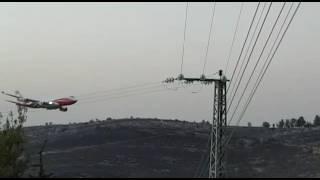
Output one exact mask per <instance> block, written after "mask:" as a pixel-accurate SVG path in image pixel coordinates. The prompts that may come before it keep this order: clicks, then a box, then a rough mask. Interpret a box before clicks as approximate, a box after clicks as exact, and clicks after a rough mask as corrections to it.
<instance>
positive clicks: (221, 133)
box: [164, 70, 229, 178]
mask: <svg viewBox="0 0 320 180" xmlns="http://www.w3.org/2000/svg"><path fill="white" fill-rule="evenodd" d="M219 76H220V78H219V79H210V78H206V77H205V76H204V75H201V77H200V78H185V77H184V76H183V75H182V74H180V75H179V76H178V77H177V78H167V79H166V80H165V81H164V82H165V83H171V82H174V81H175V80H178V81H184V83H187V84H189V83H193V82H194V81H200V82H201V83H203V84H212V83H213V82H214V102H213V119H212V129H211V137H210V138H211V145H210V160H209V163H210V164H209V178H222V177H225V162H224V156H225V147H224V145H225V140H226V138H225V129H226V126H227V112H226V107H227V99H226V96H227V95H226V94H227V93H226V91H227V90H226V84H227V81H229V80H227V79H226V77H225V76H224V75H223V74H222V70H219Z"/></svg>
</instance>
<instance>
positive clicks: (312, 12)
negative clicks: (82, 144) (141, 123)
mask: <svg viewBox="0 0 320 180" xmlns="http://www.w3.org/2000/svg"><path fill="white" fill-rule="evenodd" d="M256 4H257V3H253V2H252V3H248V2H247V3H245V4H244V9H243V14H242V16H241V21H240V25H239V32H238V37H237V39H236V43H235V46H234V51H233V53H232V56H231V61H230V67H229V69H230V70H232V69H233V68H234V65H235V62H236V59H237V57H238V55H239V53H240V49H241V45H242V43H243V40H244V37H245V33H246V31H247V28H248V27H249V23H250V20H251V17H252V15H253V13H254V8H255V6H256ZM240 5H241V3H240V2H239V3H230V2H229V3H228V2H226V3H223V2H218V3H217V6H216V13H215V17H214V23H213V32H212V37H211V41H210V48H209V53H208V62H207V66H206V70H205V73H206V74H212V73H214V72H216V71H217V70H218V69H224V67H225V65H226V60H227V56H228V53H229V47H230V44H231V40H232V35H233V31H234V29H235V23H236V19H237V15H238V13H239V9H240ZM319 5H320V4H319V3H317V2H315V3H307V2H305V3H302V4H301V7H300V9H299V11H298V13H297V15H296V17H295V19H294V20H293V22H292V24H291V26H290V28H289V30H288V32H287V34H286V36H285V38H284V40H283V42H282V44H281V46H280V48H279V50H278V52H277V54H276V56H275V58H274V60H273V62H272V64H271V67H270V69H269V70H268V73H267V74H266V76H265V78H264V80H263V83H262V84H261V87H260V88H259V90H258V92H257V93H256V96H255V97H254V99H253V101H252V104H251V105H250V107H249V109H248V111H247V113H246V115H245V118H244V119H243V121H242V123H241V124H247V122H249V121H250V122H252V123H253V125H261V124H262V122H263V121H269V122H276V121H278V120H279V119H281V118H291V117H298V116H300V115H303V116H304V117H305V118H306V119H307V120H310V121H311V120H313V118H314V116H315V115H316V114H320V108H319V107H320V96H319V95H318V94H319V92H320V86H319V85H318V82H320V81H319V80H320V71H319V67H320V66H319V65H320V62H319V57H320V55H319V45H318V42H319V41H320V33H319V32H320V23H319V20H318V19H319V18H320V6H319ZM185 6H186V3H180V2H176V3H169V2H165V3H160V2H159V3H133V2H132V3H108V2H105V3H97V2H96V3H0V39H1V41H0V57H1V58H0V82H1V90H5V91H9V92H10V91H14V90H20V91H21V93H22V94H23V95H24V96H28V97H31V98H35V99H40V100H50V99H51V98H60V97H64V96H70V95H74V96H76V97H77V95H81V94H85V93H91V92H96V91H101V90H107V89H113V88H120V87H124V86H130V85H135V84H140V83H146V82H153V81H161V80H164V79H165V78H167V77H169V76H175V77H176V76H177V75H178V74H179V73H180V64H181V51H182V42H183V29H184V18H185ZM211 7H212V4H211V3H207V2H206V3H200V2H199V3H190V4H189V13H188V26H187V32H186V44H185V60H184V66H183V73H184V74H185V76H196V77H199V76H200V74H201V73H202V68H203V62H204V57H205V48H206V44H207V39H208V33H209V26H210V17H211ZM280 8H281V3H279V2H276V3H274V6H273V7H272V9H271V11H270V14H271V15H270V17H269V18H270V19H267V22H266V28H265V29H264V30H263V31H262V33H263V34H262V37H261V38H262V40H261V41H260V43H259V42H258V43H259V44H258V45H259V46H258V47H259V48H261V47H262V45H263V42H264V40H265V39H266V37H267V36H266V35H267V33H268V32H269V31H270V29H271V23H273V22H274V20H275V17H276V16H277V13H278V11H279V10H280ZM288 8H289V5H288V6H287V7H286V8H285V12H286V11H287V10H288ZM257 52H260V51H257ZM257 57H258V53H254V54H253V59H254V60H251V61H256V59H257ZM252 67H253V64H252V63H251V64H249V69H250V68H252ZM249 69H248V70H249ZM230 73H231V71H230V72H228V73H227V76H228V78H230ZM200 88H201V86H194V87H193V88H186V89H183V88H182V89H180V90H178V91H169V90H168V91H164V92H159V93H152V94H145V95H139V96H130V97H125V98H120V99H114V100H110V101H100V102H96V103H82V101H81V100H80V101H79V102H78V103H77V104H75V105H74V106H72V107H70V108H69V111H68V112H66V113H63V112H60V111H47V110H35V111H32V112H30V113H29V114H28V117H29V119H28V122H27V125H36V124H44V123H45V122H48V121H52V122H53V123H67V122H79V121H87V120H90V119H91V118H99V119H105V118H106V117H113V118H122V117H129V116H131V115H132V116H134V117H159V118H171V119H175V118H177V119H184V120H188V121H201V120H202V119H206V120H209V119H211V117H212V115H211V114H212V112H211V111H210V110H211V109H212V105H211V104H212V101H213V100H212V96H213V86H212V87H205V88H203V89H201V91H200V92H199V93H192V91H197V90H199V89H200ZM239 93H240V92H239ZM5 99H7V97H4V96H2V95H1V97H0V100H1V102H0V110H1V111H8V110H10V109H15V106H14V105H13V104H9V103H7V102H5V101H4V100H5Z"/></svg>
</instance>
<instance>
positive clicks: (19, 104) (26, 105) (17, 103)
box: [7, 100, 32, 108]
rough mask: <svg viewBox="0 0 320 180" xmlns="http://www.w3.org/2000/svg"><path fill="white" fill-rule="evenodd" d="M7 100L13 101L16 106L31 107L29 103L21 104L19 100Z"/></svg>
mask: <svg viewBox="0 0 320 180" xmlns="http://www.w3.org/2000/svg"><path fill="white" fill-rule="evenodd" d="M7 101H8V102H11V103H14V104H16V105H18V106H25V107H30V108H31V107H32V106H31V105H28V104H22V103H19V102H14V101H10V100H7Z"/></svg>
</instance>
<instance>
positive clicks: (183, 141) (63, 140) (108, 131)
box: [25, 119, 320, 178]
mask: <svg viewBox="0 0 320 180" xmlns="http://www.w3.org/2000/svg"><path fill="white" fill-rule="evenodd" d="M232 129H233V128H232V127H230V128H228V129H227V133H230V130H232ZM25 132H26V134H27V137H28V144H27V150H28V154H30V159H31V164H32V163H37V162H38V161H39V156H38V154H37V152H38V151H39V149H40V147H41V144H42V142H43V140H44V139H45V137H46V134H47V133H48V143H47V146H46V148H45V151H44V156H43V161H44V168H45V171H46V172H47V173H53V177H110V178H111V177H155V178H160V177H174V178H182V177H207V176H208V159H209V158H208V155H209V154H208V135H209V132H210V125H209V124H207V123H192V122H186V121H178V120H158V119H118V120H106V121H97V122H91V123H78V124H68V125H52V126H36V127H28V128H25ZM234 132H235V133H234V135H233V138H232V139H231V141H230V144H229V145H228V146H227V152H226V172H227V173H226V174H227V177H320V129H319V128H297V129H296V128H294V129H267V128H262V127H237V128H236V129H235V131H234ZM37 172H38V169H37V168H34V167H33V168H32V167H30V168H29V170H28V172H27V173H26V176H28V175H29V174H33V175H35V174H36V173H37Z"/></svg>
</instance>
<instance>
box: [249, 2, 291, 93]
mask: <svg viewBox="0 0 320 180" xmlns="http://www.w3.org/2000/svg"><path fill="white" fill-rule="evenodd" d="M293 4H294V3H293V2H292V3H291V6H290V8H289V10H288V13H287V15H286V17H285V19H284V21H283V23H282V25H281V27H280V30H279V32H278V35H277V37H276V38H275V40H274V42H273V44H272V47H271V49H270V52H269V54H268V56H267V58H266V59H269V57H270V55H271V53H272V50H273V48H274V47H275V45H276V41H277V40H278V39H279V36H280V34H281V33H280V32H281V31H282V29H283V27H284V25H285V22H286V21H287V19H288V17H289V14H290V12H291V9H292V7H293ZM267 62H268V61H265V62H264V64H263V66H262V69H265V67H266V65H267ZM262 73H263V70H261V71H260V73H259V76H258V78H257V80H256V83H255V85H254V87H255V86H257V83H258V79H260V78H261V76H262Z"/></svg>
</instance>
